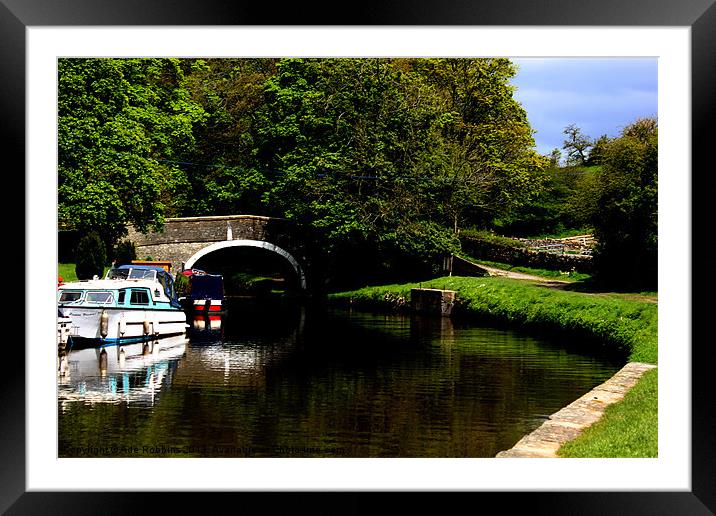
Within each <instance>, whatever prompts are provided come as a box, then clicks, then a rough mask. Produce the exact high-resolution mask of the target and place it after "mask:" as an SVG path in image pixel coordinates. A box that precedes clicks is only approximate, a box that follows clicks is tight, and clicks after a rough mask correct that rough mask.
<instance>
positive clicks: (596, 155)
mask: <svg viewBox="0 0 716 516" xmlns="http://www.w3.org/2000/svg"><path fill="white" fill-rule="evenodd" d="M607 145H609V138H608V137H607V135H606V134H603V135H602V136H600V137H599V138H597V139H596V140H595V141H594V144H593V145H592V149H591V150H590V151H589V157H588V158H587V162H586V163H587V165H589V166H594V165H601V163H602V161H603V160H604V153H605V151H606V148H607Z"/></svg>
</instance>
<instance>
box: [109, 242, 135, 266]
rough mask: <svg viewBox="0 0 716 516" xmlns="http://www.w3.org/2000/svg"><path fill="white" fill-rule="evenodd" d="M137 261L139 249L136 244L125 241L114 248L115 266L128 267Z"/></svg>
mask: <svg viewBox="0 0 716 516" xmlns="http://www.w3.org/2000/svg"><path fill="white" fill-rule="evenodd" d="M136 259H137V249H136V247H135V246H134V243H132V242H130V241H129V240H125V241H123V242H120V243H118V244H117V246H116V247H115V248H114V261H115V265H126V264H130V263H132V260H136Z"/></svg>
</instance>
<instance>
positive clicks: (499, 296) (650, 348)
mask: <svg viewBox="0 0 716 516" xmlns="http://www.w3.org/2000/svg"><path fill="white" fill-rule="evenodd" d="M417 287H423V288H439V289H449V290H456V291H457V293H458V294H457V295H458V302H457V305H456V306H455V308H454V309H453V313H454V314H455V316H457V317H471V318H474V319H476V320H479V321H481V322H486V323H489V324H499V325H505V324H506V325H509V326H512V327H515V328H523V329H526V330H536V331H540V332H550V333H553V332H554V333H559V334H564V335H565V336H570V337H575V339H574V340H576V341H578V342H582V341H583V342H584V346H585V349H584V351H585V352H589V351H590V349H591V348H590V347H589V346H600V347H606V348H607V349H608V350H610V351H615V352H619V353H622V354H623V355H624V357H625V358H626V359H627V360H628V361H632V362H647V363H652V364H656V363H657V311H658V309H657V305H655V304H654V303H647V302H643V301H636V300H630V299H623V298H613V297H607V296H599V295H594V294H587V293H582V292H571V291H565V290H559V289H553V288H549V287H546V286H544V285H539V284H537V283H534V282H529V281H524V280H515V279H510V278H499V277H487V278H466V277H457V276H451V277H444V278H438V279H435V280H431V281H426V282H422V283H410V284H402V285H384V286H379V287H367V288H363V289H360V290H355V291H351V292H341V293H334V294H331V295H329V301H331V302H333V303H344V304H345V303H351V304H352V305H353V306H355V307H358V308H365V309H377V310H407V309H408V308H409V304H410V289H411V288H417Z"/></svg>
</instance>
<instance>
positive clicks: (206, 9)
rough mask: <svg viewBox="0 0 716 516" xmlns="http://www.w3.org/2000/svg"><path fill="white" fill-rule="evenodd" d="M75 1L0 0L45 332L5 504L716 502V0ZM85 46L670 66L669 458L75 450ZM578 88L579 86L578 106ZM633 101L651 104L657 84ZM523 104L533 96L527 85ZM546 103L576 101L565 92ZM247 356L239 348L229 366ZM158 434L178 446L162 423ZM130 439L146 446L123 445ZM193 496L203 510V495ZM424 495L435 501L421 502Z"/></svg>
mask: <svg viewBox="0 0 716 516" xmlns="http://www.w3.org/2000/svg"><path fill="white" fill-rule="evenodd" d="M70 4H71V5H70V6H67V5H64V6H63V8H62V9H60V7H59V6H58V5H56V4H53V3H51V2H45V1H33V2H21V1H20V0H3V3H2V5H0V34H1V36H0V37H2V40H3V44H2V45H1V46H0V54H2V56H3V58H4V59H3V62H4V63H5V65H6V74H5V79H4V80H3V87H2V96H1V97H0V99H1V101H2V106H3V108H4V109H3V113H4V118H5V121H4V123H3V124H2V127H3V133H4V134H3V136H4V141H5V142H6V144H7V146H6V152H7V154H8V155H11V156H13V157H15V158H16V163H18V164H19V165H17V166H16V168H23V170H24V171H25V172H24V176H23V177H24V188H25V192H26V194H25V203H26V204H25V217H26V219H25V232H26V234H25V239H26V244H25V253H26V254H25V263H26V269H25V275H24V276H25V296H24V301H25V307H24V308H25V310H24V314H25V336H26V338H25V347H24V351H22V352H21V351H20V350H19V349H16V350H12V351H8V355H9V357H14V358H12V360H13V361H16V363H14V364H13V365H12V367H10V366H9V365H8V366H7V367H6V370H5V374H4V375H3V378H4V380H3V386H4V389H3V394H2V396H3V407H4V414H5V417H4V418H3V424H2V426H3V434H4V439H3V440H2V441H1V442H2V444H0V448H1V449H2V455H1V460H0V463H1V464H2V466H0V475H1V478H2V480H3V482H2V483H1V484H0V486H1V487H0V493H1V498H0V509H2V510H3V511H6V510H7V511H8V513H9V514H25V513H28V512H35V511H39V510H42V508H43V507H53V512H55V513H56V512H59V513H64V512H67V513H77V512H80V513H83V514H84V513H86V514H95V513H97V512H101V511H104V510H109V511H110V512H113V513H114V512H117V513H119V512H123V511H127V510H132V508H133V507H136V506H137V504H139V503H141V504H142V506H143V507H144V508H147V507H151V508H152V509H154V508H159V507H165V506H166V504H169V505H170V506H173V505H174V504H176V503H177V499H176V498H173V497H172V494H174V493H175V492H180V491H190V492H193V493H194V495H195V496H197V497H199V498H200V500H202V501H203V499H207V498H208V496H212V495H213V494H214V493H216V492H221V493H224V494H228V493H235V494H236V495H239V496H241V495H245V494H247V493H249V492H272V493H275V492H291V493H294V495H293V496H299V495H300V496H303V497H306V498H311V497H312V496H313V495H318V494H325V493H327V492H331V493H343V494H344V498H343V500H342V502H343V504H344V507H345V510H340V511H339V512H362V510H361V509H359V508H362V509H365V508H366V507H367V506H370V505H372V503H373V502H374V500H375V501H376V502H377V500H378V499H377V498H373V497H371V496H369V494H370V493H374V492H408V493H426V492H431V493H470V494H472V495H476V496H480V497H484V498H489V499H494V501H497V502H498V503H500V504H502V505H503V506H504V507H511V508H516V507H518V506H520V507H532V508H533V509H534V507H541V508H542V509H541V510H542V511H545V512H549V513H550V514H555V513H557V514H560V513H564V514H574V513H575V512H576V513H586V514H590V513H595V514H596V513H608V512H615V511H616V512H636V513H647V514H648V513H652V512H653V513H657V512H671V513H688V514H711V513H713V511H716V495H715V494H714V489H713V487H712V484H713V478H714V466H713V465H714V464H715V463H716V460H715V457H714V446H713V444H712V441H711V437H710V434H711V431H712V430H711V429H712V428H713V427H714V423H715V419H714V410H713V403H712V402H711V401H710V395H709V394H708V393H710V392H712V391H713V389H712V388H711V387H710V386H709V385H708V384H706V381H705V379H706V378H708V376H709V374H708V373H707V371H706V369H707V367H709V363H710V361H709V358H711V350H710V346H709V345H708V340H709V339H708V338H705V339H704V338H702V339H693V338H692V334H693V330H694V329H695V328H694V327H693V326H692V325H695V323H696V322H697V321H698V322H700V321H703V320H704V319H705V318H706V317H708V316H707V314H706V313H705V311H706V310H707V309H708V308H707V306H706V305H705V304H703V303H702V304H699V303H697V302H696V301H695V300H696V297H695V296H694V294H695V293H696V289H694V291H693V292H692V274H695V273H696V272H697V271H698V264H697V259H698V257H697V256H694V257H693V261H692V254H691V253H692V242H691V238H692V235H700V234H708V229H709V228H708V227H707V226H706V225H705V223H704V221H705V220H707V219H708V217H706V218H703V219H700V218H698V217H697V213H696V212H695V211H692V202H693V201H692V192H699V189H698V188H694V187H695V186H697V185H698V183H699V182H703V179H701V178H702V177H703V175H704V174H706V173H707V172H706V170H705V171H704V172H702V173H701V174H694V173H693V171H694V170H697V167H699V168H701V167H705V166H706V165H705V158H706V156H707V155H708V154H710V152H709V150H710V147H711V145H710V139H709V137H710V135H712V134H713V128H712V127H711V119H712V118H713V115H714V101H713V96H712V94H711V91H712V90H713V88H714V86H715V82H716V72H715V71H714V70H715V69H714V66H713V63H714V58H715V57H716V45H715V43H714V39H715V38H714V36H713V34H714V31H715V30H716V7H714V6H713V5H712V0H705V1H696V0H693V1H689V2H686V3H682V4H679V5H668V6H665V5H663V4H660V3H658V2H653V1H648V0H642V1H638V2H632V3H630V4H629V5H628V6H622V5H620V3H618V2H603V3H600V4H599V5H591V4H590V5H586V4H584V5H577V4H575V3H573V2H569V1H566V0H565V1H564V2H560V3H558V4H550V5H549V6H548V7H546V6H542V7H540V9H539V10H537V9H536V6H535V4H533V3H530V2H523V1H522V0H514V1H511V2H508V3H507V4H505V3H504V2H499V3H498V2H494V3H489V4H480V5H467V4H460V3H457V2H448V3H444V2H443V3H436V4H434V5H433V4H430V3H421V4H420V9H417V8H416V7H417V6H416V4H414V3H405V4H403V3H399V4H392V5H374V6H369V5H366V6H361V8H360V9H359V12H357V13H355V15H354V16H352V20H351V24H350V25H345V24H344V23H343V22H341V21H340V20H335V19H333V17H331V16H330V15H328V14H327V13H325V12H323V11H319V10H317V9H314V8H311V7H306V6H303V7H301V6H295V7H292V8H289V9H287V10H277V12H273V9H271V8H269V6H266V7H264V6H254V5H252V6H248V5H233V4H232V5H231V6H229V5H225V4H223V3H221V2H215V1H210V2H208V3H206V2H204V3H201V4H196V3H194V2H184V1H180V2H178V3H177V2H174V3H172V4H171V6H164V5H162V4H156V5H150V6H146V5H143V4H141V2H138V3H137V4H136V6H135V7H136V8H132V6H128V5H127V4H126V3H124V4H121V5H118V4H117V3H111V2H88V1H80V0H76V1H72V2H70ZM299 7H300V8H299ZM85 57H87V58H125V57H127V58H165V57H175V58H185V59H194V58H196V59H201V58H255V59H260V58H276V57H277V58H282V57H305V58H324V57H325V58H331V57H370V58H431V57H434V58H439V57H450V58H469V57H503V58H509V59H512V60H515V61H516V62H522V63H524V64H525V67H526V68H527V67H528V63H535V62H537V61H539V60H543V61H548V60H559V59H564V60H570V59H571V60H575V59H585V60H600V59H601V60H608V59H621V60H624V62H631V63H637V62H640V63H641V62H646V63H651V64H653V65H654V67H653V70H654V71H655V72H656V73H657V74H658V123H659V129H660V131H659V133H660V134H659V147H660V149H659V155H658V159H659V161H658V163H659V181H658V183H659V190H658V201H659V213H658V216H659V226H658V227H659V229H658V232H659V235H658V236H659V248H658V251H659V256H658V258H659V278H658V279H659V291H660V295H659V296H658V297H659V299H658V305H659V306H658V319H659V325H658V330H659V335H658V343H659V350H658V352H659V362H658V364H659V367H658V374H659V399H658V405H659V407H658V410H659V416H658V417H659V425H658V448H659V452H658V456H657V457H656V458H633V459H620V458H613V459H557V458H554V459H544V458H510V459H497V458H494V457H490V458H468V457H460V458H447V457H443V458H440V456H439V455H438V456H436V457H432V458H429V457H424V458H423V457H420V458H417V457H412V456H410V455H408V457H410V458H359V457H360V454H359V455H358V456H348V457H332V458H316V457H311V456H310V455H306V454H303V455H301V456H300V457H290V454H289V455H286V454H283V455H275V456H272V457H270V458H266V456H259V457H256V456H251V455H249V456H244V457H241V456H238V457H237V456H235V455H234V456H231V457H228V456H221V455H220V454H219V455H217V454H207V455H204V456H198V457H197V456H193V457H191V458H184V457H182V458H167V457H166V456H165V454H163V453H162V450H158V451H157V453H156V454H155V455H156V456H152V453H153V452H152V450H147V451H146V453H137V454H135V455H132V454H131V453H130V454H128V455H127V454H124V455H122V454H109V455H104V456H103V454H99V455H97V454H93V453H88V454H86V455H87V456H83V455H84V453H85V452H82V453H80V452H78V453H74V454H73V453H69V454H67V453H65V452H61V451H59V450H60V444H58V425H59V423H58V398H57V375H56V372H57V361H56V359H57V357H56V356H54V355H53V354H52V353H47V352H46V347H47V344H48V343H47V342H46V341H47V340H49V338H51V335H52V334H56V314H57V302H56V297H57V260H56V259H55V258H56V257H55V256H54V254H53V251H52V249H56V248H57V239H58V237H57V230H58V226H57V220H58V209H57V207H58V200H57V199H58V185H57V171H58V157H57V149H58V123H57V120H58V116H57V114H58V93H59V92H58V87H59V86H58V82H59V79H58V75H59V74H58V69H59V66H60V65H59V63H60V62H61V61H62V60H64V59H71V58H85ZM629 60H631V61H629ZM635 66H636V64H635ZM596 80H597V79H596V78H595V81H596ZM565 98H566V97H564V96H563V97H561V99H562V101H564V102H567V101H566V100H564V99H565ZM585 98H588V97H585ZM629 98H630V99H631V100H630V101H629V102H637V100H636V99H637V96H634V97H629ZM570 101H575V100H570ZM587 101H588V100H587ZM521 102H522V103H523V105H525V104H526V102H527V100H526V98H522V99H521ZM542 102H543V103H547V102H560V97H559V95H556V96H554V97H551V98H548V99H544V100H542ZM628 107H629V106H628V105H627V104H624V105H623V106H618V107H614V112H615V113H617V112H620V111H621V112H626V111H628ZM528 111H529V110H528ZM654 115H657V113H654ZM528 116H529V112H528ZM622 123H623V124H626V123H627V122H622ZM592 136H599V134H594V135H592ZM610 136H615V135H610ZM560 137H561V135H560ZM707 139H708V140H707ZM559 143H561V142H558V143H557V145H559ZM540 145H542V146H544V148H540V153H541V154H543V155H544V154H547V153H548V152H549V151H550V150H551V149H552V148H553V147H555V146H556V145H555V143H554V138H553V140H552V141H546V140H545V141H544V142H540ZM193 165H196V163H195V164H193ZM11 175H13V174H11ZM17 176H18V177H19V175H17ZM361 177H363V176H361ZM702 191H705V189H704V190H702ZM8 200H10V199H8ZM222 224H224V222H223V221H222ZM222 231H225V232H226V235H227V236H226V240H228V241H231V240H235V239H238V238H240V237H239V236H237V235H239V232H240V231H241V229H240V228H239V227H238V226H236V225H232V224H231V223H227V229H225V230H224V229H223V226H222ZM222 238H223V233H222ZM266 245H267V246H269V245H270V246H274V247H275V248H277V249H279V251H280V252H282V253H283V255H284V257H285V256H288V258H289V261H291V260H293V261H291V264H292V267H294V269H295V270H296V271H300V266H299V263H298V262H297V261H296V260H294V259H293V257H292V255H291V254H289V253H287V252H286V251H285V250H283V249H281V248H278V247H277V246H275V245H274V244H273V243H268V244H266ZM224 247H225V245H224ZM272 249H273V248H272ZM273 250H275V249H273ZM202 256H204V255H202V254H201V253H194V254H193V255H192V254H191V253H189V254H188V255H187V260H188V262H189V263H190V264H191V265H192V266H194V264H195V263H201V262H199V261H198V260H200V258H201V257H202ZM137 258H140V259H144V258H145V257H144V256H141V257H137ZM146 258H151V257H149V256H147V257H146ZM299 261H300V260H299ZM294 262H295V263H294ZM170 265H171V264H169V265H167V266H170ZM182 265H186V263H184V261H183V262H182ZM188 268H189V269H191V268H192V267H188ZM301 274H302V272H301V273H300V274H299V277H300V279H301V280H302V281H304V283H305V278H303V276H302V275H301ZM695 283H696V285H697V289H701V290H705V289H706V288H707V287H708V286H709V285H710V284H711V283H712V280H711V279H709V278H708V277H707V278H704V279H703V280H702V279H700V278H699V280H698V282H695ZM53 296H55V298H53ZM699 316H702V317H699ZM701 324H703V323H701ZM8 341H9V342H10V341H11V339H8ZM245 359H246V358H245V357H244V356H243V355H242V356H241V357H237V356H232V357H230V360H229V358H226V360H227V362H226V363H227V364H229V362H230V361H231V360H233V361H234V362H231V363H232V364H234V365H236V364H238V363H239V362H240V361H241V360H245ZM222 360H223V359H222ZM237 361H239V362H237ZM242 364H244V363H243V362H242ZM239 366H241V367H244V365H241V364H239ZM239 366H237V367H239ZM226 367H227V368H229V365H227V366H226ZM143 372H146V371H143ZM154 373H155V374H169V375H171V371H170V372H168V373H167V372H164V371H158V370H157V371H154ZM226 378H229V377H228V373H227V377H226ZM125 381H127V382H129V381H130V380H125ZM226 381H227V382H230V381H231V380H230V379H228V380H226ZM115 388H117V385H115ZM119 388H121V387H119ZM153 395H154V393H151V396H153ZM75 416H77V413H73V417H75ZM113 417H114V416H113ZM122 417H128V418H131V417H133V416H132V414H130V413H127V414H124V415H123V416H122ZM167 417H178V416H175V415H171V416H167ZM86 423H87V421H85V420H81V418H80V416H77V419H72V420H70V419H68V418H65V420H63V423H62V424H63V425H64V427H63V428H64V431H65V432H67V431H68V428H69V427H68V425H71V424H76V425H77V429H76V434H74V436H73V440H72V443H73V446H75V448H74V449H75V450H79V449H82V442H83V439H84V437H83V436H85V435H87V439H86V440H87V443H88V444H87V449H90V448H92V446H93V445H92V443H93V442H94V441H93V440H92V439H91V438H89V436H88V434H86V432H87V428H88V427H85V426H83V425H85V424H86ZM83 432H84V433H83ZM147 432H148V433H151V429H148V430H147ZM152 438H153V439H154V440H155V442H157V443H159V444H160V445H161V442H162V441H161V439H157V437H156V435H153V437H152ZM117 444H118V445H122V446H124V445H126V444H127V442H124V441H122V440H121V439H119V440H118V441H117ZM145 444H146V443H145ZM450 456H453V455H450ZM260 457H263V458H260ZM178 500H179V502H178V503H183V502H182V501H181V500H183V498H179V499H178ZM292 500H293V501H291V502H290V503H295V498H293V499H292ZM417 501H418V503H422V502H421V501H420V497H418V498H417ZM309 503H312V502H309ZM337 503H338V504H340V503H341V501H338V502H337ZM478 503H482V502H478ZM339 507H340V505H339ZM547 508H549V510H548V511H547ZM533 509H531V510H533Z"/></svg>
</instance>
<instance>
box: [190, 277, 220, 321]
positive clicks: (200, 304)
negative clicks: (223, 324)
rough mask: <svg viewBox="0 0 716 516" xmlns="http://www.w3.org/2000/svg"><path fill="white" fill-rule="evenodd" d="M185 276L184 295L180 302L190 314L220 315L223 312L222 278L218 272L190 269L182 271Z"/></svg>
mask: <svg viewBox="0 0 716 516" xmlns="http://www.w3.org/2000/svg"><path fill="white" fill-rule="evenodd" d="M182 274H184V275H185V276H187V280H188V282H187V287H186V296H185V297H183V298H181V301H182V304H183V305H184V308H185V310H186V311H187V312H189V313H190V314H191V315H192V316H194V317H196V316H208V315H211V316H220V315H222V314H223V310H224V307H223V302H224V278H223V276H221V275H220V274H208V273H206V272H204V271H200V270H197V269H191V270H187V271H183V272H182Z"/></svg>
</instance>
